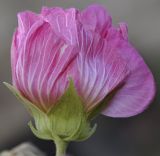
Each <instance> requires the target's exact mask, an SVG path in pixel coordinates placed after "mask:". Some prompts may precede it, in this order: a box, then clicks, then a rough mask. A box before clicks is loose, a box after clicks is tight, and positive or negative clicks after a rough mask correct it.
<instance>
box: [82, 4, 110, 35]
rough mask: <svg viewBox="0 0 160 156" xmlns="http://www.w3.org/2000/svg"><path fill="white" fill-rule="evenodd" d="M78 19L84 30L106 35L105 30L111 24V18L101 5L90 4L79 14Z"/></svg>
mask: <svg viewBox="0 0 160 156" xmlns="http://www.w3.org/2000/svg"><path fill="white" fill-rule="evenodd" d="M79 21H80V22H81V23H82V24H83V26H84V28H85V30H92V31H94V32H97V33H100V34H101V36H104V35H106V33H107V30H108V29H109V28H110V27H111V25H112V18H111V16H110V15H109V13H108V12H107V11H106V9H105V8H104V7H103V6H102V5H96V4H94V5H90V6H88V7H87V8H86V9H85V10H83V11H81V13H80V14H79Z"/></svg>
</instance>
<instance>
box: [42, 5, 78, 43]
mask: <svg viewBox="0 0 160 156" xmlns="http://www.w3.org/2000/svg"><path fill="white" fill-rule="evenodd" d="M76 12H77V10H76V9H75V8H70V9H67V10H63V9H62V8H58V7H56V8H46V7H45V8H43V9H42V12H41V14H42V16H43V18H44V20H45V21H46V22H48V23H50V25H51V26H52V28H53V30H54V32H55V33H56V35H57V36H58V37H60V38H62V39H64V40H65V41H66V42H67V43H69V44H75V43H76V42H77V25H76Z"/></svg>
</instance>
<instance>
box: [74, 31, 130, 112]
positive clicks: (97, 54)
mask: <svg viewBox="0 0 160 156" xmlns="http://www.w3.org/2000/svg"><path fill="white" fill-rule="evenodd" d="M79 43H80V47H79V48H80V52H79V56H78V58H77V66H75V68H74V70H73V71H72V73H73V74H72V75H73V77H74V79H75V82H76V87H77V90H78V92H79V94H80V95H81V97H82V100H83V102H84V103H85V107H86V108H87V110H91V109H92V108H94V107H95V106H96V105H97V104H98V103H99V102H100V101H101V100H102V99H103V98H104V97H105V96H106V95H107V94H109V93H110V92H111V91H112V90H113V89H115V88H116V87H117V86H119V85H120V84H121V83H122V82H123V81H124V79H125V77H126V75H127V74H128V70H127V68H126V63H125V61H124V60H123V59H122V58H121V57H120V55H119V54H118V53H115V52H114V51H113V49H112V43H111V42H106V41H105V40H104V39H103V38H101V37H100V36H99V35H98V34H94V33H92V32H91V31H85V30H84V29H83V28H82V30H81V32H80V34H79ZM76 69H77V70H78V71H77V72H76Z"/></svg>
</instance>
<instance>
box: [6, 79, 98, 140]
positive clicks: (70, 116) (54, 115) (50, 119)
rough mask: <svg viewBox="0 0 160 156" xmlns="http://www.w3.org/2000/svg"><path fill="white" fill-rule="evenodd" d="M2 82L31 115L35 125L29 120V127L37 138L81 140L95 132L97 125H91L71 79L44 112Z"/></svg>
mask: <svg viewBox="0 0 160 156" xmlns="http://www.w3.org/2000/svg"><path fill="white" fill-rule="evenodd" d="M4 84H5V85H6V86H7V87H8V88H9V89H10V91H11V92H12V93H13V94H14V95H15V96H16V97H17V98H18V99H19V100H20V101H21V102H22V103H23V104H24V106H25V107H26V108H27V110H28V111H29V112H30V114H31V115H32V116H33V118H34V121H35V126H34V125H33V124H32V123H31V122H29V127H30V128H31V130H32V132H33V133H34V134H35V136H37V137H38V138H40V139H45V140H56V139H57V138H60V139H61V140H63V141H66V142H69V141H82V140H86V139H88V138H89V137H90V136H91V135H92V134H93V133H94V132H95V130H96V127H97V126H96V125H95V126H94V127H93V128H92V127H91V125H90V121H89V120H88V118H87V113H86V112H85V109H84V104H83V102H82V101H81V99H80V97H79V95H78V93H77V91H76V89H75V87H74V82H73V81H72V80H71V79H70V82H69V86H68V88H67V89H66V91H65V93H64V95H62V97H61V98H60V99H59V100H58V101H57V103H56V105H53V107H52V108H51V109H50V110H48V112H46V113H45V112H43V111H41V110H40V109H39V108H38V107H37V106H35V105H34V104H32V103H31V102H30V101H28V100H27V99H26V98H25V97H23V96H22V95H21V93H20V92H19V91H18V90H17V89H16V88H15V87H14V86H12V85H10V84H8V83H4Z"/></svg>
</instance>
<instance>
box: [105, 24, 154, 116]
mask: <svg viewBox="0 0 160 156" xmlns="http://www.w3.org/2000/svg"><path fill="white" fill-rule="evenodd" d="M120 34H122V37H123V38H124V39H126V28H125V27H124V25H123V26H122V25H121V26H120ZM114 51H115V52H118V53H119V54H121V56H122V57H123V59H125V60H126V62H127V65H128V68H129V69H130V71H131V73H130V75H129V76H128V77H127V79H126V81H125V84H124V86H123V88H121V89H120V90H119V91H118V92H117V93H116V95H115V96H114V98H113V99H112V100H111V101H110V103H109V104H108V105H107V107H106V109H105V110H104V111H103V114H104V115H107V116H111V117H129V116H133V115H136V114H138V113H140V112H142V111H143V110H144V109H145V108H146V107H147V106H148V105H149V103H150V102H151V100H152V99H153V97H154V94H155V84H154V78H153V76H152V73H151V71H150V70H149V68H148V67H147V65H146V64H145V62H144V60H143V59H142V57H141V56H140V55H139V54H138V52H137V51H136V50H135V49H134V48H133V47H132V46H131V45H130V44H129V43H128V41H127V40H126V41H125V40H122V39H119V40H116V42H115V48H114Z"/></svg>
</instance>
